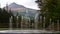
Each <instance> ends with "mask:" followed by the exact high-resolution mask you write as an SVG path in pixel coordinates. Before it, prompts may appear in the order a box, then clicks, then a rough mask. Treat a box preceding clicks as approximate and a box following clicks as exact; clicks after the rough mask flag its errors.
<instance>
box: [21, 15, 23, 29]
mask: <svg viewBox="0 0 60 34" xmlns="http://www.w3.org/2000/svg"><path fill="white" fill-rule="evenodd" d="M21 18H22V19H21V29H23V16H22V17H21Z"/></svg>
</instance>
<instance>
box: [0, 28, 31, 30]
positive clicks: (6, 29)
mask: <svg viewBox="0 0 60 34" xmlns="http://www.w3.org/2000/svg"><path fill="white" fill-rule="evenodd" d="M0 30H10V28H0ZM12 30H32V28H22V29H21V28H18V29H17V28H12Z"/></svg>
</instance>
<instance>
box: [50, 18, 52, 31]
mask: <svg viewBox="0 0 60 34" xmlns="http://www.w3.org/2000/svg"><path fill="white" fill-rule="evenodd" d="M51 21H52V19H51V18H50V30H51V29H52V22H51Z"/></svg>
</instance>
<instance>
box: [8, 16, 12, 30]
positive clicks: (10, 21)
mask: <svg viewBox="0 0 60 34" xmlns="http://www.w3.org/2000/svg"><path fill="white" fill-rule="evenodd" d="M12 22H13V17H12V16H11V17H10V19H9V28H10V29H9V30H12Z"/></svg>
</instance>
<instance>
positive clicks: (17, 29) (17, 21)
mask: <svg viewBox="0 0 60 34" xmlns="http://www.w3.org/2000/svg"><path fill="white" fill-rule="evenodd" d="M18 18H19V17H18V16H17V21H16V24H17V25H16V26H17V30H18V24H19V23H18Z"/></svg>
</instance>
